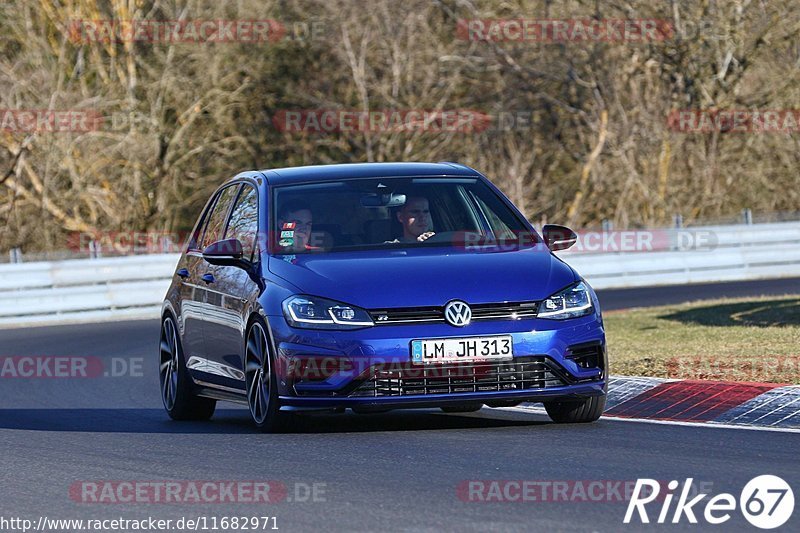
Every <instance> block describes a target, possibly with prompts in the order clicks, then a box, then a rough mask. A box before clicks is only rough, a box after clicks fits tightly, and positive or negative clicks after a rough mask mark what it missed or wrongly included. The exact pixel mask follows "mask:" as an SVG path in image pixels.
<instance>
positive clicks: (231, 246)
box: [203, 239, 247, 268]
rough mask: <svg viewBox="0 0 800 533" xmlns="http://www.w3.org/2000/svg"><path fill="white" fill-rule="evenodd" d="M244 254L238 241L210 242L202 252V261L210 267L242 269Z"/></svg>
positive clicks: (244, 261)
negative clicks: (235, 267) (236, 267)
mask: <svg viewBox="0 0 800 533" xmlns="http://www.w3.org/2000/svg"><path fill="white" fill-rule="evenodd" d="M243 256H244V252H243V250H242V243H241V242H240V241H239V239H223V240H221V241H216V242H212V243H211V244H209V245H208V246H206V249H205V250H203V259H205V260H206V261H207V262H209V263H210V264H212V265H218V266H238V267H242V268H243V267H244V265H245V263H247V261H246V260H245V259H243Z"/></svg>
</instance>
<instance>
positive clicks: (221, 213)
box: [200, 184, 240, 249]
mask: <svg viewBox="0 0 800 533" xmlns="http://www.w3.org/2000/svg"><path fill="white" fill-rule="evenodd" d="M239 187H240V185H239V184H236V185H231V186H230V187H226V188H224V189H222V192H220V193H219V196H218V197H217V203H216V204H215V205H214V210H213V211H211V214H210V215H209V217H208V225H207V226H206V231H205V234H204V235H203V241H202V242H201V243H200V248H201V249H205V247H206V246H208V245H209V244H211V243H213V242H216V241H219V240H221V239H222V238H223V237H222V236H223V234H224V232H225V219H226V217H227V216H228V211H229V210H230V207H231V204H232V203H233V201H234V200H235V199H236V193H237V192H238V191H239Z"/></svg>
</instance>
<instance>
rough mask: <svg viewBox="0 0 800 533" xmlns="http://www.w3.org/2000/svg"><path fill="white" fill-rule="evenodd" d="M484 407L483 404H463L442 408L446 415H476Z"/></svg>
mask: <svg viewBox="0 0 800 533" xmlns="http://www.w3.org/2000/svg"><path fill="white" fill-rule="evenodd" d="M482 407H483V404H482V403H463V404H457V405H445V406H444V407H440V409H441V410H442V411H444V412H445V413H474V412H476V411H480V410H481V408H482Z"/></svg>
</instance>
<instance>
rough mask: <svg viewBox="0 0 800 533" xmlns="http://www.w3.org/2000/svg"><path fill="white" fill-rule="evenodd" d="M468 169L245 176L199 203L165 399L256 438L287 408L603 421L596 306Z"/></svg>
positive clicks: (171, 308)
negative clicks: (536, 407) (221, 418)
mask: <svg viewBox="0 0 800 533" xmlns="http://www.w3.org/2000/svg"><path fill="white" fill-rule="evenodd" d="M575 239H576V236H575V234H574V233H573V232H572V231H570V230H569V229H567V228H564V227H562V226H552V225H549V226H545V227H544V228H543V231H542V235H541V236H540V235H539V234H538V233H537V232H536V231H535V230H534V228H533V227H532V226H531V225H530V224H529V223H528V221H527V220H526V219H525V218H524V217H523V216H522V215H521V214H520V212H519V211H518V210H517V209H516V208H515V207H514V206H513V205H512V204H511V202H510V201H509V200H508V199H507V198H506V197H505V196H504V195H503V194H502V193H501V192H500V191H499V190H498V189H497V188H496V187H495V186H494V185H492V183H491V182H490V181H489V180H488V179H487V178H486V177H484V176H483V175H482V174H480V173H479V172H477V171H475V170H473V169H471V168H468V167H465V166H463V165H459V164H454V163H437V164H427V163H380V164H356V165H330V166H313V167H298V168H285V169H277V170H264V171H251V172H243V173H241V174H239V175H237V176H236V177H234V178H233V179H231V180H229V181H228V182H226V183H225V184H224V185H222V186H221V187H220V188H219V189H218V190H217V191H216V192H215V193H214V194H213V195H212V197H211V199H210V200H209V201H208V203H207V205H206V206H205V208H204V209H203V211H202V213H201V214H200V217H199V219H198V221H197V223H196V225H195V227H194V230H193V232H192V234H191V238H190V239H189V243H188V245H187V247H186V250H185V251H184V253H183V254H182V256H181V258H180V260H179V262H178V265H177V268H176V270H175V275H174V279H173V281H172V284H171V285H170V287H169V290H168V292H167V295H166V299H165V300H164V304H163V309H162V314H161V321H162V322H161V342H160V380H161V396H162V400H163V403H164V407H165V408H166V410H167V413H168V414H169V416H171V417H172V418H174V419H177V420H186V419H194V420H197V419H208V418H210V417H211V416H212V415H213V413H214V408H215V405H216V402H217V401H218V400H227V401H234V402H240V403H244V404H247V406H248V407H249V410H250V414H251V416H252V419H253V421H254V423H255V425H256V426H258V427H259V428H261V429H263V430H265V431H274V430H277V429H278V428H280V427H285V426H286V424H287V423H288V422H289V421H290V420H291V419H290V418H289V416H290V412H291V411H299V410H327V411H334V412H343V411H344V410H345V409H348V408H349V409H352V410H353V411H355V412H379V411H385V410H390V409H403V408H434V407H437V408H441V409H443V410H444V411H446V412H468V411H476V410H478V409H480V408H481V407H483V406H488V407H507V406H514V405H518V404H520V403H522V402H541V403H543V404H544V407H545V409H546V410H547V413H548V415H549V416H550V417H551V418H552V419H553V420H554V421H556V422H590V421H594V420H596V419H597V418H599V417H600V415H601V413H602V411H603V408H604V406H605V397H606V389H607V357H606V347H605V333H604V329H603V320H602V316H601V313H600V308H599V305H598V301H597V297H596V295H595V293H594V291H593V290H592V288H591V287H590V286H589V285H588V284H587V283H586V282H585V281H584V280H582V279H581V277H580V276H579V275H578V273H576V272H575V271H574V270H573V269H572V268H570V267H569V266H568V265H567V264H566V263H564V262H563V261H562V260H561V259H559V258H558V257H556V256H555V255H554V254H553V253H552V252H553V251H555V250H561V249H564V248H568V247H569V246H570V245H572V244H573V243H574V242H575Z"/></svg>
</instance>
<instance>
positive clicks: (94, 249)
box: [89, 240, 103, 259]
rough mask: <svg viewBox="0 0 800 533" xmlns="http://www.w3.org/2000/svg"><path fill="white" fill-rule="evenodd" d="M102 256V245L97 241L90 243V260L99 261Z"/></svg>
mask: <svg viewBox="0 0 800 533" xmlns="http://www.w3.org/2000/svg"><path fill="white" fill-rule="evenodd" d="M102 256H103V255H102V253H101V250H100V243H99V242H97V241H95V240H91V241H89V258H90V259H99V258H100V257H102Z"/></svg>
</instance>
